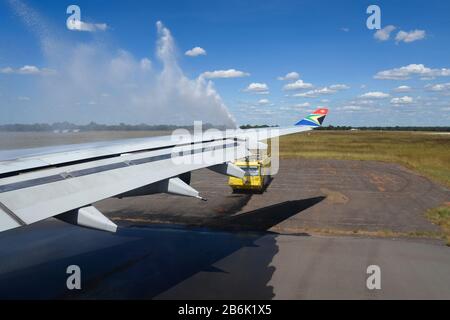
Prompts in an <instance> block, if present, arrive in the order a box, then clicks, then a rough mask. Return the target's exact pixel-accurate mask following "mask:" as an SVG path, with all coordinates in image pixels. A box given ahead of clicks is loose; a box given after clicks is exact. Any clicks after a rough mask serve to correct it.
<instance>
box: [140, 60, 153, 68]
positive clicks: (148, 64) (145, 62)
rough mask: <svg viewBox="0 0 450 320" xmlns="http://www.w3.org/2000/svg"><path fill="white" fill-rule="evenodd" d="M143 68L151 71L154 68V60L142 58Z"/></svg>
mask: <svg viewBox="0 0 450 320" xmlns="http://www.w3.org/2000/svg"><path fill="white" fill-rule="evenodd" d="M141 69H142V70H146V71H149V70H151V69H152V62H151V61H150V59H148V58H144V59H141Z"/></svg>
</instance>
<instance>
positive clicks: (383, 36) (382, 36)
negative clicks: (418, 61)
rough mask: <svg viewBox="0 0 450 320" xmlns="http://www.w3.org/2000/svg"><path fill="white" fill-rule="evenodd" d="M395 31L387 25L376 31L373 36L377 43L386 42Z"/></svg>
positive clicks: (393, 27)
mask: <svg viewBox="0 0 450 320" xmlns="http://www.w3.org/2000/svg"><path fill="white" fill-rule="evenodd" d="M395 29H396V27H395V26H392V25H389V26H386V27H384V28H383V29H380V30H377V32H375V34H374V35H373V36H374V38H375V39H377V40H379V41H387V40H389V38H390V37H391V33H392V31H394V30H395Z"/></svg>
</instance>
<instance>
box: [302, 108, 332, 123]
mask: <svg viewBox="0 0 450 320" xmlns="http://www.w3.org/2000/svg"><path fill="white" fill-rule="evenodd" d="M327 114H328V109H326V108H320V109H317V110H316V111H314V112H313V113H312V114H310V115H309V116H307V117H306V118H304V119H302V120H300V121H299V122H297V123H296V124H295V125H296V126H307V127H314V128H316V127H320V126H322V123H323V121H324V120H325V117H326V116H327Z"/></svg>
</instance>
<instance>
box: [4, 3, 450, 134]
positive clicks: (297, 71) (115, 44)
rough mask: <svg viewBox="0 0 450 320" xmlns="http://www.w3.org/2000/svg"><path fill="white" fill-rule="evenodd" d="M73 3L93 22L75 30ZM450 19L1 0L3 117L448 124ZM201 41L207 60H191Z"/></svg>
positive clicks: (286, 7)
mask: <svg viewBox="0 0 450 320" xmlns="http://www.w3.org/2000/svg"><path fill="white" fill-rule="evenodd" d="M71 4H76V5H78V6H79V7H80V9H81V20H82V21H83V28H81V27H80V28H79V29H75V30H74V29H72V30H69V29H68V28H67V26H66V20H67V18H68V17H69V15H68V14H66V9H67V7H68V6H69V5H71ZM371 4H377V5H378V6H379V7H380V8H381V27H382V30H380V31H378V32H377V33H375V31H376V30H369V29H368V28H367V27H366V20H367V18H368V16H369V15H368V14H366V9H367V7H368V6H369V5H371ZM449 12H450V3H449V2H448V1H377V2H368V1H350V0H348V1H298V0H297V1H234V0H233V1H212V0H208V1H198V0H197V1H138V0H135V1H111V0H108V1H104V0H90V1H75V2H69V1H50V0H47V1H43V0H40V1H35V0H33V1H32V0H0V24H1V28H0V43H2V45H1V47H0V116H1V119H0V123H11V122H20V123H29V122H53V121H65V120H67V121H71V122H78V123H86V122H88V121H90V120H93V121H97V122H101V123H119V122H126V123H140V122H147V123H168V122H172V123H177V124H178V123H192V121H194V120H203V121H205V122H213V123H220V122H223V123H226V124H231V123H238V124H245V123H259V124H266V123H267V124H279V125H287V124H291V123H293V122H294V121H295V120H297V119H298V118H300V117H302V116H303V115H304V114H306V113H308V112H309V111H311V110H313V109H315V108H316V107H318V106H327V107H329V109H330V111H331V112H330V116H329V120H328V123H329V124H333V125H354V126H362V125H369V126H370V125H430V126H433V125H440V126H449V125H450V70H449V69H450V15H449V14H448V13H449ZM158 21H161V24H160V25H159V27H157V22H158ZM80 29H85V30H80ZM157 29H158V30H157ZM195 47H199V48H201V49H203V51H202V50H201V49H197V50H194V51H198V52H200V53H204V54H199V55H196V56H195V54H194V56H192V55H191V56H189V55H186V52H187V51H188V50H190V49H193V48H195ZM158 50H160V51H158ZM158 52H159V53H158ZM230 70H231V71H230ZM225 71H227V72H225ZM289 73H290V77H287V78H288V79H284V80H280V77H284V76H286V75H287V74H289ZM289 89H291V90H289Z"/></svg>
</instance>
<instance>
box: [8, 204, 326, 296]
mask: <svg viewBox="0 0 450 320" xmlns="http://www.w3.org/2000/svg"><path fill="white" fill-rule="evenodd" d="M324 199H325V198H324V197H317V198H311V199H304V200H297V201H288V202H284V203H280V204H277V205H273V206H270V207H265V208H261V209H258V210H254V211H251V212H247V213H244V214H240V215H236V216H228V217H225V218H220V219H219V218H217V219H214V221H211V222H210V223H208V224H207V225H206V228H184V227H179V226H172V225H170V226H167V225H166V226H164V225H161V226H154V225H152V226H146V227H142V226H140V227H136V226H135V227H129V228H119V231H118V232H117V234H109V233H104V232H99V231H95V230H88V229H83V228H79V227H74V226H70V225H67V224H64V223H60V222H54V221H47V222H44V223H41V224H38V225H36V226H31V227H27V228H26V230H24V229H18V230H13V231H11V232H6V233H5V234H1V235H0V299H151V298H154V297H155V296H157V295H159V294H160V293H162V292H165V291H166V290H168V289H170V288H171V287H173V286H175V285H176V284H178V283H180V282H182V281H183V280H185V279H188V278H190V277H191V276H193V275H194V274H196V273H198V272H201V271H205V272H226V271H223V270H220V269H218V268H216V267H214V264H215V263H216V262H218V261H220V260H222V259H224V258H226V257H227V256H229V255H231V254H233V253H234V252H236V251H238V250H240V249H242V248H246V247H247V248H252V247H258V246H257V245H256V244H255V242H256V241H257V240H258V239H260V238H262V237H263V236H264V235H266V234H267V230H268V229H270V228H271V227H272V226H274V225H276V224H278V223H280V222H282V221H283V220H285V219H288V218H289V217H291V216H293V215H295V214H298V213H300V212H301V211H303V210H306V209H307V208H309V207H311V206H314V205H315V204H317V203H319V202H321V201H323V200H324ZM46 236H49V237H48V238H46ZM263 252H264V253H263V255H264V256H263V258H262V259H261V258H260V259H258V261H257V262H255V263H254V265H253V266H252V270H248V271H246V272H248V273H257V274H258V277H254V278H255V280H253V282H252V284H251V286H252V288H251V297H249V298H254V299H270V298H272V297H273V288H272V287H270V286H267V283H268V282H269V281H270V279H271V277H272V274H273V271H274V270H273V267H270V266H269V265H270V263H271V261H272V259H273V257H274V255H275V254H276V253H277V252H278V246H277V245H276V241H275V238H274V237H271V238H270V240H268V241H265V244H264V250H263ZM70 265H77V266H79V267H80V268H81V277H82V290H79V291H69V290H68V289H67V287H66V280H67V278H68V277H69V275H68V274H67V273H66V269H67V267H68V266H70ZM253 268H254V269H253Z"/></svg>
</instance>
